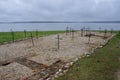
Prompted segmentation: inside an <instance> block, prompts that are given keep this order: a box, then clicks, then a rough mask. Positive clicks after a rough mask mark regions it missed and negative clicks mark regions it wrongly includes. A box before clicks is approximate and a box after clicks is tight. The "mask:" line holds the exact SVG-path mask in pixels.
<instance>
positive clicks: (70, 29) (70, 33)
mask: <svg viewBox="0 0 120 80" xmlns="http://www.w3.org/2000/svg"><path fill="white" fill-rule="evenodd" d="M71 34H72V28H71V27H70V35H71Z"/></svg>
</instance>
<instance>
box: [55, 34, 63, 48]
mask: <svg viewBox="0 0 120 80" xmlns="http://www.w3.org/2000/svg"><path fill="white" fill-rule="evenodd" d="M56 39H58V42H57V45H58V49H60V39H62V38H60V36H59V34H58V35H57V38H56Z"/></svg>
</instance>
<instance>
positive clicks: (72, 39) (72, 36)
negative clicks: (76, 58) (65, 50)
mask: <svg viewBox="0 0 120 80" xmlns="http://www.w3.org/2000/svg"><path fill="white" fill-rule="evenodd" d="M72 40H74V30H72Z"/></svg>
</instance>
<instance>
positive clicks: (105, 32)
mask: <svg viewBox="0 0 120 80" xmlns="http://www.w3.org/2000/svg"><path fill="white" fill-rule="evenodd" d="M106 34H107V29H105V31H104V39H105V38H106Z"/></svg>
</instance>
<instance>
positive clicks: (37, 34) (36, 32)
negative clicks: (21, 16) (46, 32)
mask: <svg viewBox="0 0 120 80" xmlns="http://www.w3.org/2000/svg"><path fill="white" fill-rule="evenodd" d="M36 38H37V39H38V30H36Z"/></svg>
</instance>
